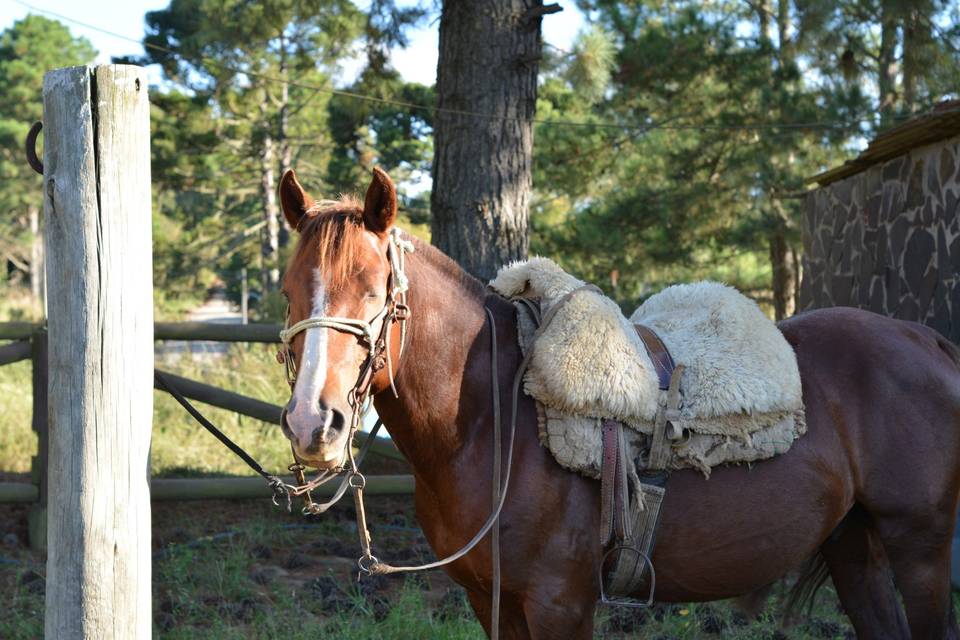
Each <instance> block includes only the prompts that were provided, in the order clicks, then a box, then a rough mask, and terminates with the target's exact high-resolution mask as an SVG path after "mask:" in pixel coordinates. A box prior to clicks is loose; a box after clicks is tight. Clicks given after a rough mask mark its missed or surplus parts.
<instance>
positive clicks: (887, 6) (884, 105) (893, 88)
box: [877, 0, 897, 127]
mask: <svg viewBox="0 0 960 640" xmlns="http://www.w3.org/2000/svg"><path fill="white" fill-rule="evenodd" d="M896 50H897V19H896V15H895V9H894V8H893V6H892V2H891V0H886V1H885V2H883V3H882V4H881V14H880V52H879V53H880V55H879V68H878V69H877V88H878V89H879V90H880V126H883V127H885V126H887V125H889V124H890V123H891V122H893V116H894V114H895V110H896V104H897V84H896V82H897V67H896V60H897V57H896Z"/></svg>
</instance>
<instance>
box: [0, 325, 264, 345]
mask: <svg viewBox="0 0 960 640" xmlns="http://www.w3.org/2000/svg"><path fill="white" fill-rule="evenodd" d="M43 327H44V325H43V324H42V323H37V322H0V340H26V339H28V338H29V337H30V336H32V335H33V334H34V333H35V332H36V331H38V330H40V329H43ZM282 328H283V326H282V325H279V324H269V323H265V324H223V323H219V322H155V323H154V324H153V339H154V340H184V341H193V340H208V341H211V342H266V343H279V342H280V330H281V329H282Z"/></svg>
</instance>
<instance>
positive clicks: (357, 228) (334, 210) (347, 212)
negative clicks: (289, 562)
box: [287, 196, 364, 291]
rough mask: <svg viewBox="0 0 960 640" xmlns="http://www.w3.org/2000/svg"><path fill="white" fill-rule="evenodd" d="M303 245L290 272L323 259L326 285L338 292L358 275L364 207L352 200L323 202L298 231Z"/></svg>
mask: <svg viewBox="0 0 960 640" xmlns="http://www.w3.org/2000/svg"><path fill="white" fill-rule="evenodd" d="M297 230H298V231H299V232H300V241H299V242H298V243H297V249H296V251H295V252H294V254H293V256H292V257H291V259H290V264H289V265H288V267H287V270H288V271H290V270H292V269H293V268H294V266H295V265H296V264H297V263H299V262H300V261H303V260H309V262H310V263H311V264H316V262H315V259H316V257H317V256H319V267H320V272H321V273H323V276H324V280H325V285H326V287H327V288H328V289H330V290H332V291H336V290H338V289H340V288H341V287H342V286H343V285H344V283H346V281H347V280H348V279H349V278H350V276H352V275H355V273H356V271H357V266H356V265H355V264H354V263H355V259H356V256H357V255H358V253H359V246H360V243H361V242H363V231H364V228H363V207H362V206H361V204H360V202H359V201H357V200H356V199H354V198H352V197H349V196H341V197H340V199H338V200H320V201H317V202H315V203H313V205H311V206H310V208H309V209H307V211H306V213H305V214H304V217H303V219H302V220H301V221H300V224H299V225H298V227H297Z"/></svg>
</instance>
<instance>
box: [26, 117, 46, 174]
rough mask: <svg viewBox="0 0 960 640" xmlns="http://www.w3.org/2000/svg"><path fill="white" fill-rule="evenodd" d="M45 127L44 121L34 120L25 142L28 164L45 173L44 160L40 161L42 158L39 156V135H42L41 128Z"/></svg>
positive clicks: (40, 172)
mask: <svg viewBox="0 0 960 640" xmlns="http://www.w3.org/2000/svg"><path fill="white" fill-rule="evenodd" d="M41 129H43V123H42V122H34V123H33V125H32V126H31V127H30V131H28V132H27V139H26V142H25V143H24V147H25V150H26V152H27V164H29V165H30V168H31V169H33V170H34V171H36V172H37V173H39V174H40V175H43V162H41V161H40V158H38V157H37V136H39V135H40V130H41Z"/></svg>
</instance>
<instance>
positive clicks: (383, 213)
mask: <svg viewBox="0 0 960 640" xmlns="http://www.w3.org/2000/svg"><path fill="white" fill-rule="evenodd" d="M396 219H397V187H396V186H395V185H394V184H393V180H391V179H390V176H388V175H387V174H386V173H385V172H384V171H383V170H382V169H380V168H379V167H377V168H374V170H373V180H371V181H370V186H369V187H368V188H367V197H366V198H364V201H363V224H364V226H365V227H367V229H369V230H370V231H373V232H374V233H384V232H386V231H387V230H388V229H390V227H392V226H393V222H394V220H396Z"/></svg>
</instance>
